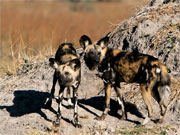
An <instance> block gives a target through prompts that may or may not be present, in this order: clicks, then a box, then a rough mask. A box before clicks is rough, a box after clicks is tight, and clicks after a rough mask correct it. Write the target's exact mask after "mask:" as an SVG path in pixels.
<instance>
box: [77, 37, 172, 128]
mask: <svg viewBox="0 0 180 135" xmlns="http://www.w3.org/2000/svg"><path fill="white" fill-rule="evenodd" d="M108 41H109V38H108V36H106V37H104V38H102V39H100V40H99V41H97V42H95V43H92V42H91V39H90V38H89V37H88V36H86V35H83V36H82V37H81V38H80V44H81V46H82V48H83V49H84V60H85V63H86V65H87V66H88V68H89V69H90V70H94V69H95V68H96V67H98V70H99V72H102V73H104V74H103V77H104V79H105V80H106V90H105V98H106V101H105V109H104V111H103V113H102V115H101V116H100V117H97V119H99V120H103V119H105V117H106V115H107V113H108V111H109V105H110V104H109V103H110V96H111V89H112V87H114V89H115V91H116V94H117V97H118V103H119V104H120V105H121V107H122V119H124V118H125V117H126V118H127V115H126V113H125V109H124V104H123V98H122V96H121V95H120V91H119V88H120V82H126V83H134V82H135V83H139V84H140V89H141V94H142V97H143V100H144V102H145V104H146V106H147V109H148V116H147V117H146V118H145V120H144V121H143V123H142V124H143V125H145V124H146V123H147V122H148V121H149V120H150V118H151V116H152V113H153V110H152V103H151V95H152V96H153V97H154V98H155V99H156V101H157V102H158V103H159V105H160V109H161V118H160V119H159V122H163V118H164V116H165V113H166V110H167V105H168V100H169V96H170V77H169V75H168V72H167V70H166V67H165V66H164V65H163V64H162V63H161V62H160V61H159V60H158V59H157V58H154V57H153V56H150V55H146V54H141V53H138V52H126V51H123V50H117V49H112V48H108V47H106V44H107V43H108Z"/></svg>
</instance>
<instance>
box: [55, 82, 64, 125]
mask: <svg viewBox="0 0 180 135" xmlns="http://www.w3.org/2000/svg"><path fill="white" fill-rule="evenodd" d="M64 88H65V87H63V86H61V88H60V90H59V98H58V112H57V118H56V121H55V123H54V124H55V125H59V123H60V120H61V111H62V100H63V92H64Z"/></svg>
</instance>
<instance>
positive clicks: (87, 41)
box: [79, 35, 92, 49]
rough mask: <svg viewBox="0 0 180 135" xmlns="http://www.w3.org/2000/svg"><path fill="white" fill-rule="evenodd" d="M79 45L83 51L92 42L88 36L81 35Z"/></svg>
mask: <svg viewBox="0 0 180 135" xmlns="http://www.w3.org/2000/svg"><path fill="white" fill-rule="evenodd" d="M79 43H80V45H81V47H82V48H83V49H85V48H86V47H87V46H88V45H90V44H92V41H91V39H90V38H89V37H88V36H86V35H83V36H81V38H80V40H79Z"/></svg>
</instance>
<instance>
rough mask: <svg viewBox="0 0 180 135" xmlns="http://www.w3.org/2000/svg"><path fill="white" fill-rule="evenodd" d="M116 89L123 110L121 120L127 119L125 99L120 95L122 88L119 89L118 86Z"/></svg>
mask: <svg viewBox="0 0 180 135" xmlns="http://www.w3.org/2000/svg"><path fill="white" fill-rule="evenodd" d="M114 89H115V91H116V94H117V98H118V99H117V100H118V103H119V105H120V106H121V108H122V117H121V119H127V113H126V111H125V107H124V103H123V102H124V100H123V97H122V96H121V94H120V88H118V87H117V86H114Z"/></svg>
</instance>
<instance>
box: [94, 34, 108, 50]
mask: <svg viewBox="0 0 180 135" xmlns="http://www.w3.org/2000/svg"><path fill="white" fill-rule="evenodd" d="M108 42H109V37H108V36H105V37H103V38H101V39H100V40H99V41H98V42H97V45H100V46H101V47H105V46H106V45H107V43H108Z"/></svg>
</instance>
